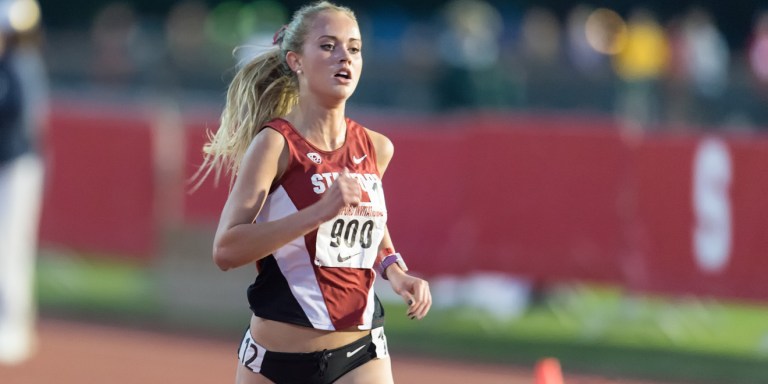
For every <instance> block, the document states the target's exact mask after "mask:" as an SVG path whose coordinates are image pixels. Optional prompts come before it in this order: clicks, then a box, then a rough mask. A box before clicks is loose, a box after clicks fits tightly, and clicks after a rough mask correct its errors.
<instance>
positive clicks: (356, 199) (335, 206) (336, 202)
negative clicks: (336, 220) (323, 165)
mask: <svg viewBox="0 0 768 384" xmlns="http://www.w3.org/2000/svg"><path fill="white" fill-rule="evenodd" d="M361 198H362V190H361V188H360V184H359V183H358V181H357V179H355V178H354V177H352V176H351V175H350V174H349V170H348V169H347V168H344V170H343V171H342V172H341V174H339V177H338V178H337V179H336V180H335V181H334V182H333V184H332V185H331V187H330V188H328V190H327V191H326V192H325V193H324V194H323V197H322V198H321V199H320V203H322V204H324V205H325V207H326V209H325V210H324V211H325V215H324V216H325V217H324V218H325V219H326V220H330V219H331V218H333V217H335V216H336V215H337V214H338V213H339V211H340V210H341V209H342V208H344V207H346V206H352V207H356V206H358V205H359V204H360V199H361Z"/></svg>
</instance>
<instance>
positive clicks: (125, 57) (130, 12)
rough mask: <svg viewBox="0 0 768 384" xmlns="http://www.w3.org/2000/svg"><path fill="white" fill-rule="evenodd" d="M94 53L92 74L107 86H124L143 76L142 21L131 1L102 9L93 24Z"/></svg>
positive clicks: (116, 3) (93, 78) (118, 87)
mask: <svg viewBox="0 0 768 384" xmlns="http://www.w3.org/2000/svg"><path fill="white" fill-rule="evenodd" d="M90 33H91V41H92V47H93V53H92V56H91V60H90V66H91V68H90V71H89V74H90V75H91V76H92V81H93V82H94V83H95V84H97V85H99V86H103V87H108V88H117V89H120V88H124V87H127V86H128V85H130V84H132V83H136V82H137V81H138V80H139V76H140V73H139V72H140V68H139V67H140V65H139V58H138V57H137V56H138V55H137V50H138V46H139V41H138V40H139V22H138V16H137V15H136V11H135V9H134V7H133V5H131V4H130V3H128V2H112V3H109V4H107V5H105V6H104V7H103V8H101V9H100V10H99V11H98V13H97V14H96V16H95V17H94V19H93V24H92V25H91V32H90Z"/></svg>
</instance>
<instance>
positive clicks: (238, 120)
mask: <svg viewBox="0 0 768 384" xmlns="http://www.w3.org/2000/svg"><path fill="white" fill-rule="evenodd" d="M280 55H281V49H280V48H279V47H274V48H271V49H270V50H269V51H267V52H265V53H263V54H261V55H260V56H258V57H256V58H255V59H253V60H251V61H249V62H248V63H246V64H245V65H244V66H243V67H242V68H241V69H240V70H239V71H238V72H237V74H236V75H235V77H234V79H232V82H231V83H230V85H229V90H228V91H227V102H226V105H225V106H224V110H223V111H222V113H221V124H220V126H219V129H218V130H217V131H216V133H215V134H213V133H212V132H210V131H208V143H206V144H205V145H204V146H203V153H204V161H203V164H202V165H201V166H200V169H198V171H197V173H196V174H195V176H194V177H193V180H194V179H197V183H196V184H195V186H194V188H193V189H196V188H197V187H199V186H200V184H201V183H202V182H203V181H204V180H205V178H206V177H208V175H209V174H210V173H211V172H212V171H214V172H215V181H216V182H217V183H218V181H219V180H220V177H221V174H222V171H224V172H229V173H230V178H231V179H230V181H231V182H232V181H234V177H235V175H237V171H238V168H239V167H240V162H241V161H242V159H243V155H244V154H245V151H246V150H247V149H248V146H249V145H250V144H251V141H253V138H254V137H256V134H257V133H259V131H261V129H262V128H263V127H264V124H265V123H267V122H268V121H270V120H272V119H274V118H276V117H281V116H285V115H287V114H288V112H290V111H291V109H292V108H293V106H294V105H296V102H297V101H298V96H299V93H298V83H297V80H296V76H295V75H294V74H293V73H292V72H291V71H290V70H289V69H288V68H287V65H285V64H284V63H283V60H282V58H281V57H280Z"/></svg>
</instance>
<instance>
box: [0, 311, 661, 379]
mask: <svg viewBox="0 0 768 384" xmlns="http://www.w3.org/2000/svg"><path fill="white" fill-rule="evenodd" d="M38 332H39V342H38V347H37V351H36V353H35V355H34V357H33V358H32V359H30V360H28V361H26V362H24V363H23V364H20V365H17V366H12V367H7V366H1V365H0V383H3V384H47V383H56V384H90V383H99V384H101V383H109V384H129V383H130V384H134V383H140V384H169V383H185V384H186V383H216V384H218V383H233V382H234V371H235V365H234V364H235V349H236V348H237V346H236V344H237V341H238V340H232V341H231V342H226V341H222V340H212V339H205V338H194V337H189V336H180V335H169V334H163V333H158V332H150V331H143V330H136V329H126V328H117V327H109V326H103V325H93V324H83V323H76V322H70V321H60V320H43V321H41V322H40V323H39V324H38ZM392 364H393V369H394V374H395V381H396V382H397V383H398V384H411V383H414V384H418V383H435V384H437V383H439V384H452V383H456V384H459V383H461V384H465V383H471V384H496V383H498V384H502V383H503V384H523V383H525V384H533V383H534V376H533V369H532V368H530V369H528V368H521V367H505V366H498V365H484V364H467V363H458V362H451V361H441V360H436V359H428V358H423V357H407V356H394V357H393V360H392ZM608 383H623V384H654V383H649V382H639V381H629V380H609V379H605V378H597V377H587V376H581V375H579V376H577V375H569V374H568V373H567V372H566V374H565V384H608Z"/></svg>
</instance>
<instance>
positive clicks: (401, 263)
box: [376, 252, 408, 280]
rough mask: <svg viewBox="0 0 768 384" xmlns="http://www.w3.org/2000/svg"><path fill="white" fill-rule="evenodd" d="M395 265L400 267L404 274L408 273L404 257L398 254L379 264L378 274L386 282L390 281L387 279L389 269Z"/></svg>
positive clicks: (386, 258)
mask: <svg viewBox="0 0 768 384" xmlns="http://www.w3.org/2000/svg"><path fill="white" fill-rule="evenodd" d="M395 263H397V265H399V266H400V269H402V270H403V272H408V266H407V265H405V260H403V257H402V256H400V254H399V253H397V252H395V253H393V254H391V255H389V256H387V257H385V258H384V260H382V261H381V263H380V264H379V267H378V268H377V271H376V272H378V273H379V274H380V275H381V277H382V278H383V279H384V280H389V279H388V278H387V268H388V267H389V266H390V265H392V264H395Z"/></svg>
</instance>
